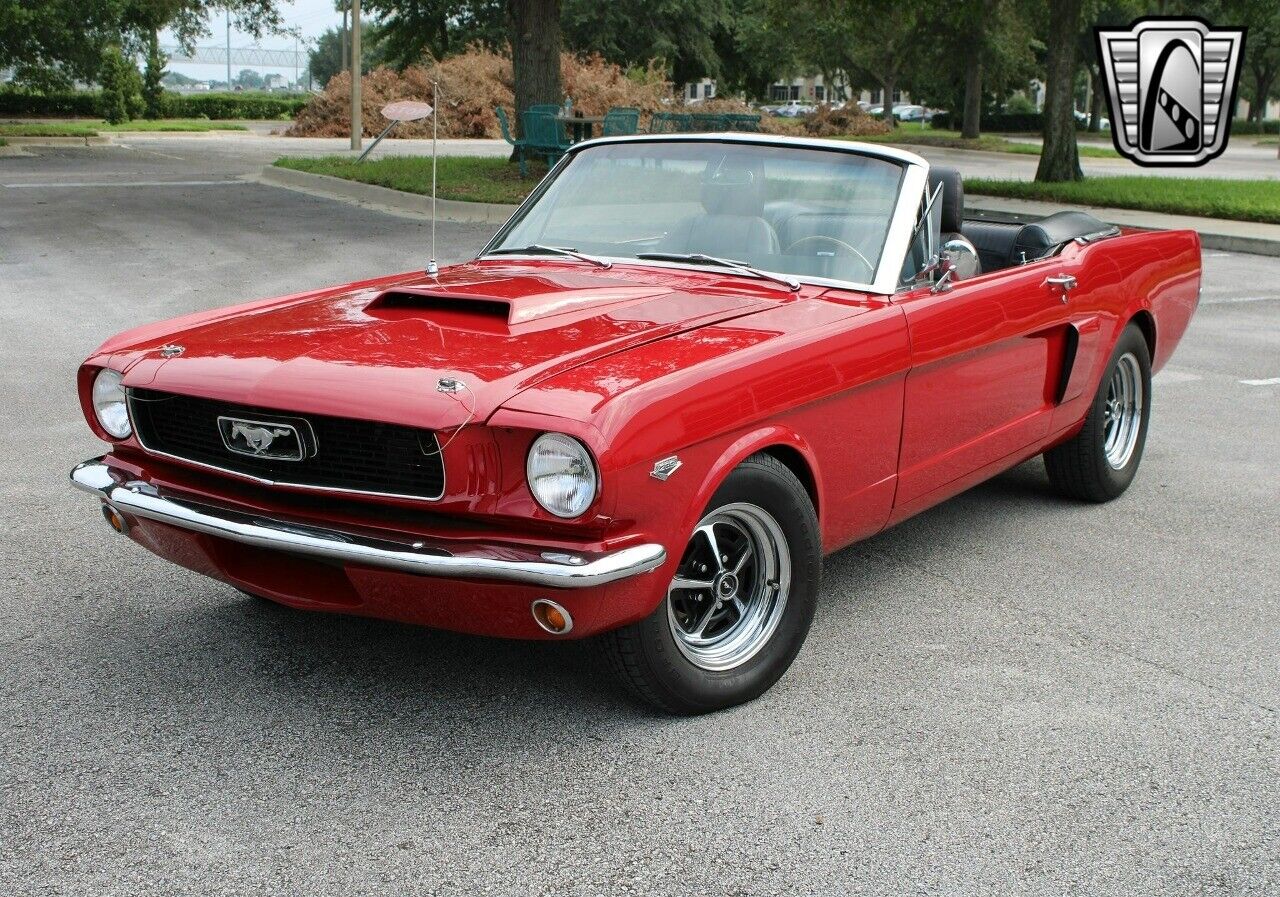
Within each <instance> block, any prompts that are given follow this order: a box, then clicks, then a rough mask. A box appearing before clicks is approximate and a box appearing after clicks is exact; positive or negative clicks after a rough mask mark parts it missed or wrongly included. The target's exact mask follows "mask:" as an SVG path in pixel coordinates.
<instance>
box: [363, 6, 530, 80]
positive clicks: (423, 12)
mask: <svg viewBox="0 0 1280 897" xmlns="http://www.w3.org/2000/svg"><path fill="white" fill-rule="evenodd" d="M361 8H362V9H364V10H366V11H367V12H368V13H369V15H370V16H371V17H374V18H376V19H377V23H378V24H377V40H378V41H379V43H380V45H381V52H382V56H383V58H384V59H385V60H386V61H387V63H388V64H389V65H394V66H396V67H400V68H403V67H404V66H406V65H412V64H414V63H417V62H422V61H423V60H424V59H428V58H429V59H443V58H444V57H446V56H448V55H450V54H451V53H456V52H459V51H461V50H463V49H465V48H466V47H467V45H468V44H472V43H479V44H482V45H484V46H486V47H488V48H490V49H494V50H500V49H502V48H504V47H505V46H506V45H507V44H508V43H509V38H508V36H507V10H506V4H505V3H504V2H503V0H362V3H361ZM364 34H365V33H364V32H361V41H362V43H363V41H364Z"/></svg>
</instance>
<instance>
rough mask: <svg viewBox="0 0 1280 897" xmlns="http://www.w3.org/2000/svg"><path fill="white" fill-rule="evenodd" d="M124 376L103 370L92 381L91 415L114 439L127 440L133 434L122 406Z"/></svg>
mask: <svg viewBox="0 0 1280 897" xmlns="http://www.w3.org/2000/svg"><path fill="white" fill-rule="evenodd" d="M123 379H124V376H123V375H122V374H121V373H120V372H119V371H113V370H111V369H110V368H103V369H102V370H100V371H98V376H97V377H96V378H94V381H93V413H94V414H96V415H97V416H98V423H100V424H102V429H104V430H106V431H107V432H108V433H110V434H111V435H112V436H114V437H115V438H116V439H127V438H128V436H129V434H130V433H132V432H133V427H132V426H131V425H130V424H129V409H128V408H126V407H125V404H124V387H123V386H122V385H121V381H122V380H123Z"/></svg>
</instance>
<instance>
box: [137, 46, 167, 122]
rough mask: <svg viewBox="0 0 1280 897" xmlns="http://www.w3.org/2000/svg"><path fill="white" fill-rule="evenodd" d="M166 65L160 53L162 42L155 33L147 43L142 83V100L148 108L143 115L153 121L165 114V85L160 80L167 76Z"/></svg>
mask: <svg viewBox="0 0 1280 897" xmlns="http://www.w3.org/2000/svg"><path fill="white" fill-rule="evenodd" d="M164 63H165V58H164V54H163V53H161V52H160V42H159V41H158V40H157V38H156V35H155V32H152V34H151V36H150V39H149V40H148V41H147V70H146V72H145V73H144V75H143V81H142V100H143V105H144V106H145V107H146V108H145V109H144V110H143V115H145V116H146V117H147V118H149V119H152V120H154V119H157V118H159V117H160V116H161V115H162V114H163V109H162V103H163V102H164V85H163V84H162V83H161V80H160V79H161V78H163V77H164V76H165V70H164Z"/></svg>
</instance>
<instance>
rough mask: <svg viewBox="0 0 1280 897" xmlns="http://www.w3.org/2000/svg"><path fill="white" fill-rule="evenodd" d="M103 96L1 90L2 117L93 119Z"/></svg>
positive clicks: (93, 91) (92, 92) (94, 92)
mask: <svg viewBox="0 0 1280 897" xmlns="http://www.w3.org/2000/svg"><path fill="white" fill-rule="evenodd" d="M100 103H101V95H100V93H99V91H96V90H82V91H73V90H66V91H56V92H51V93H37V92H34V91H28V90H13V89H0V115H10V116H33V115H74V116H78V117H80V118H93V117H95V116H96V115H97V114H98V109H99V104H100Z"/></svg>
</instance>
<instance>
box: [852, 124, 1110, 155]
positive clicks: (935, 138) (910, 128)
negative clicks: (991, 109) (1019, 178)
mask: <svg viewBox="0 0 1280 897" xmlns="http://www.w3.org/2000/svg"><path fill="white" fill-rule="evenodd" d="M847 139H849V140H862V141H866V142H868V143H892V144H895V145H897V146H940V147H946V148H948V149H962V150H981V151H982V152H987V153H1015V154H1017V155H1020V156H1038V155H1040V147H1039V145H1037V144H1034V143H1018V142H1017V141H1013V140H1009V139H1007V138H1005V137H1000V136H998V135H995V134H983V135H982V136H981V137H979V138H978V139H976V140H966V139H965V138H963V137H961V136H960V132H959V131H944V130H941V129H937V128H924V127H921V126H920V125H918V124H916V123H914V122H903V123H902V124H900V125H898V128H897V130H895V131H893V132H892V133H889V134H876V135H874V136H872V137H849V138H847ZM1076 146H1077V148H1078V149H1079V152H1080V155H1081V156H1085V157H1088V158H1094V159H1119V158H1120V154H1119V153H1117V152H1116V151H1115V150H1114V149H1112V148H1111V147H1109V146H1096V145H1092V144H1087V143H1080V142H1077V144H1076Z"/></svg>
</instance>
